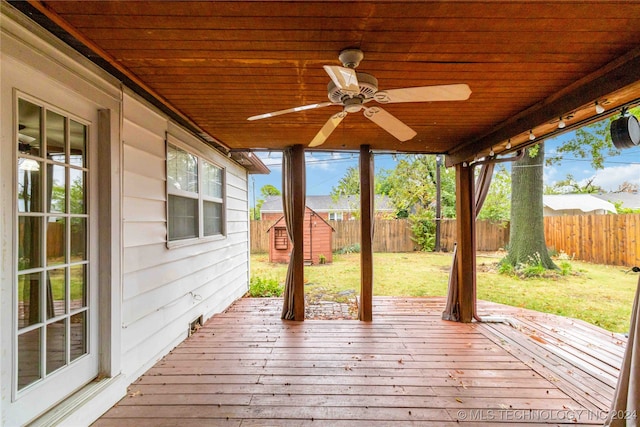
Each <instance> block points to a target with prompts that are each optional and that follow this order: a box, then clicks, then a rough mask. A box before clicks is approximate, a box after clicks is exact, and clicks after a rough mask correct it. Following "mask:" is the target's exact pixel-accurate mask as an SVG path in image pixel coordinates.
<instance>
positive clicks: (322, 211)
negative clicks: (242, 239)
mask: <svg viewBox="0 0 640 427" xmlns="http://www.w3.org/2000/svg"><path fill="white" fill-rule="evenodd" d="M374 200H375V201H374V203H375V215H376V217H384V216H387V215H393V213H394V212H395V209H394V208H393V205H392V204H391V200H390V199H389V197H387V196H384V195H376V196H375V199H374ZM306 206H307V207H308V208H309V209H312V210H313V211H314V212H315V213H316V214H317V215H319V216H320V217H321V218H323V219H324V220H325V221H350V220H354V219H357V212H358V209H359V206H360V201H359V198H358V196H342V197H339V198H338V199H337V200H334V199H333V196H307V198H306ZM282 214H283V210H282V196H269V197H267V199H266V200H265V201H264V203H263V204H262V207H261V208H260V219H262V220H265V221H276V220H278V219H279V218H280V216H282Z"/></svg>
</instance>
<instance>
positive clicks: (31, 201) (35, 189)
mask: <svg viewBox="0 0 640 427" xmlns="http://www.w3.org/2000/svg"><path fill="white" fill-rule="evenodd" d="M41 170H42V162H37V161H35V160H33V159H23V158H19V159H18V211H20V212H42V199H43V197H42V183H41V177H42V174H41V173H40V171H41Z"/></svg>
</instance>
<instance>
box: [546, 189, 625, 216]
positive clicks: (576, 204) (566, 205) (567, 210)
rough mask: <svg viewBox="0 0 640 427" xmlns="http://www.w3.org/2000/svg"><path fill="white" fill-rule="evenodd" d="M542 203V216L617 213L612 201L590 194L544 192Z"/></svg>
mask: <svg viewBox="0 0 640 427" xmlns="http://www.w3.org/2000/svg"><path fill="white" fill-rule="evenodd" d="M542 204H543V206H544V208H543V211H544V216H559V215H584V214H595V215H605V214H608V213H613V214H615V213H617V211H616V207H615V206H614V205H613V203H610V202H607V201H606V200H602V199H600V198H598V197H596V196H595V195H592V194H549V195H547V194H545V195H544V196H542Z"/></svg>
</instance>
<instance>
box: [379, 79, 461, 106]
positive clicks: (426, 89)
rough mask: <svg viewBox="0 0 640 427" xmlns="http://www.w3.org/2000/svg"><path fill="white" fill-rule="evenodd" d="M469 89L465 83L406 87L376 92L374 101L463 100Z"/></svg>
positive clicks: (384, 102)
mask: <svg viewBox="0 0 640 427" xmlns="http://www.w3.org/2000/svg"><path fill="white" fill-rule="evenodd" d="M470 95H471V89H470V88H469V85H466V84H455V85H438V86H420V87H407V88H404V89H391V90H383V91H380V92H377V93H376V94H375V95H374V97H375V99H376V101H378V102H381V103H383V104H386V103H389V104H390V103H395V102H430V101H464V100H465V99H469V96H470Z"/></svg>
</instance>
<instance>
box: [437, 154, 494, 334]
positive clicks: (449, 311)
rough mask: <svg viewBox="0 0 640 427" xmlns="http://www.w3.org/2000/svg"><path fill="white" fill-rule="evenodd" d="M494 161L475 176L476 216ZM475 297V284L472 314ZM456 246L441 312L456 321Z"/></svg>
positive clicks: (485, 193) (457, 315)
mask: <svg viewBox="0 0 640 427" xmlns="http://www.w3.org/2000/svg"><path fill="white" fill-rule="evenodd" d="M494 166H495V164H494V163H484V164H483V165H482V168H481V169H480V174H479V175H478V178H476V183H475V211H474V212H475V216H476V217H477V216H478V213H479V212H480V209H482V205H483V204H484V201H485V200H486V198H487V194H489V186H490V185H491V178H492V176H493V169H494ZM475 299H476V289H475V284H474V287H473V300H474V305H473V311H474V313H473V316H474V317H476V313H475ZM458 302H459V299H458V248H457V247H456V246H454V248H453V263H452V265H451V271H450V272H449V291H448V292H447V305H446V306H445V309H444V311H443V312H442V318H443V319H444V320H452V321H456V322H457V321H458V320H459V319H460V307H459V305H458Z"/></svg>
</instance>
